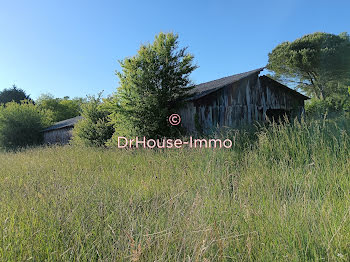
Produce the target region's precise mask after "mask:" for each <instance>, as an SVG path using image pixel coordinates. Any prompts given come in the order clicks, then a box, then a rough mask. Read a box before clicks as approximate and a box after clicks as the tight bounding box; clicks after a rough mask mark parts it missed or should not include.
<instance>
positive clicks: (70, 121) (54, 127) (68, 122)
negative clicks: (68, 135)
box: [43, 116, 83, 132]
mask: <svg viewBox="0 0 350 262" xmlns="http://www.w3.org/2000/svg"><path fill="white" fill-rule="evenodd" d="M81 119H83V117H82V116H76V117H73V118H70V119H66V120H63V121H60V122H57V123H55V124H53V125H52V126H49V127H48V128H46V129H44V130H43V132H47V131H52V130H57V129H62V128H67V127H74V125H75V124H76V123H77V122H78V121H79V120H81Z"/></svg>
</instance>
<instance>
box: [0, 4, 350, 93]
mask: <svg viewBox="0 0 350 262" xmlns="http://www.w3.org/2000/svg"><path fill="white" fill-rule="evenodd" d="M349 10H350V1H345V0H343V1H329V0H328V1H323V0H318V1H314V0H311V1H309V0H308V1H306V0H283V1H281V0H273V1H247V0H242V1H224V0H215V1H214V0H213V1H205V0H202V1H191V0H187V1H182V0H180V1H165V0H163V1H153V0H150V1H130V0H125V1H103V0H101V1H88V0H85V1H79V0H71V1H66V0H60V1H58V0H49V1H36V0H31V1H16V0H8V1H3V0H0V90H2V89H4V88H7V87H11V86H12V84H16V85H17V86H18V87H19V88H22V89H24V90H25V91H26V92H27V93H28V94H30V95H31V97H32V98H34V99H35V98H37V97H38V96H39V95H40V94H42V93H51V94H53V95H54V96H56V97H63V96H70V97H75V96H80V97H85V96H86V95H87V94H97V93H98V92H100V91H102V90H104V95H108V94H111V93H112V92H114V91H116V88H117V87H118V78H117V76H115V70H119V69H120V67H119V64H118V60H120V59H123V58H125V57H127V56H133V55H135V54H136V52H137V50H138V48H139V46H140V45H141V44H142V43H147V42H152V41H153V38H154V36H155V35H156V34H158V33H159V32H161V31H162V32H175V33H178V34H179V36H180V39H179V41H180V44H181V45H183V46H188V47H189V51H190V52H191V53H192V54H194V56H195V62H196V63H197V65H198V66H199V68H198V69H197V70H196V71H195V72H194V73H193V74H192V80H193V81H194V82H195V83H201V82H205V81H210V80H214V79H217V78H220V77H224V76H228V75H232V74H235V73H241V72H245V71H249V70H252V69H255V68H258V67H261V66H265V65H266V63H267V60H268V56H267V55H268V53H269V52H270V51H271V50H272V49H273V48H274V47H275V46H276V45H278V44H279V43H281V42H283V41H293V40H294V39H296V38H299V37H301V36H302V35H304V34H308V33H313V32H316V31H322V32H329V33H334V34H339V33H341V32H344V31H347V32H349V31H350V19H349V15H350V11H349Z"/></svg>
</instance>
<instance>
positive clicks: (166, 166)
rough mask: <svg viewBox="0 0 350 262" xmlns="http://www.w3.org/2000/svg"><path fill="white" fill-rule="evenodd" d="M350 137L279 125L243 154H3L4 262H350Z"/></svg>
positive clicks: (327, 124) (349, 126) (327, 123)
mask: <svg viewBox="0 0 350 262" xmlns="http://www.w3.org/2000/svg"><path fill="white" fill-rule="evenodd" d="M349 130H350V123H349V121H348V120H344V119H342V120H338V121H331V120H320V121H310V122H305V121H302V122H301V123H299V122H294V123H292V124H285V125H276V124H273V125H272V126H269V127H265V128H261V129H260V131H259V132H258V133H257V134H255V139H253V138H250V136H249V135H248V134H244V133H243V134H241V133H238V134H235V141H236V146H235V147H234V148H233V149H232V150H227V149H181V150H162V151H156V150H141V149H138V150H115V149H94V148H83V147H72V146H65V147H51V148H48V147H47V148H38V149H27V150H23V151H22V152H17V153H10V152H8V153H0V161H1V163H0V164H1V165H0V223H1V224H0V225H1V226H0V260H1V261H26V260H29V261H30V260H32V261H44V260H48V261H231V260H234V261H274V260H277V261H320V260H331V261H332V260H337V261H338V260H340V261H341V260H344V261H348V260H350V213H349V212H350V159H349V156H350V137H349ZM247 145H250V146H247Z"/></svg>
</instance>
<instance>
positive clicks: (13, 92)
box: [0, 85, 30, 104]
mask: <svg viewBox="0 0 350 262" xmlns="http://www.w3.org/2000/svg"><path fill="white" fill-rule="evenodd" d="M22 100H30V97H29V95H27V94H26V92H25V91H24V90H23V89H20V88H17V86H16V85H13V86H12V87H11V88H5V89H4V90H3V91H1V92H0V104H6V103H8V102H12V101H13V102H16V103H20V102H21V101H22Z"/></svg>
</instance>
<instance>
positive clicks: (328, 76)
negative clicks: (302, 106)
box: [267, 32, 350, 100]
mask: <svg viewBox="0 0 350 262" xmlns="http://www.w3.org/2000/svg"><path fill="white" fill-rule="evenodd" d="M267 68H268V69H270V70H272V71H274V72H275V77H276V78H277V79H279V80H282V81H283V82H287V83H288V82H294V83H297V87H298V88H301V89H302V90H303V91H304V92H306V93H307V94H308V95H310V96H313V97H316V98H318V99H321V100H323V99H326V98H327V97H330V96H332V95H333V93H334V92H338V91H339V92H341V93H346V92H347V85H348V83H349V79H350V38H349V35H348V34H347V33H341V34H339V35H334V34H328V33H320V32H317V33H313V34H308V35H305V36H303V37H301V38H299V39H296V40H295V41H293V42H284V43H282V44H280V45H278V46H277V47H276V48H275V49H273V51H272V52H271V53H269V63H268V65H267ZM334 87H337V88H334Z"/></svg>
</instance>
